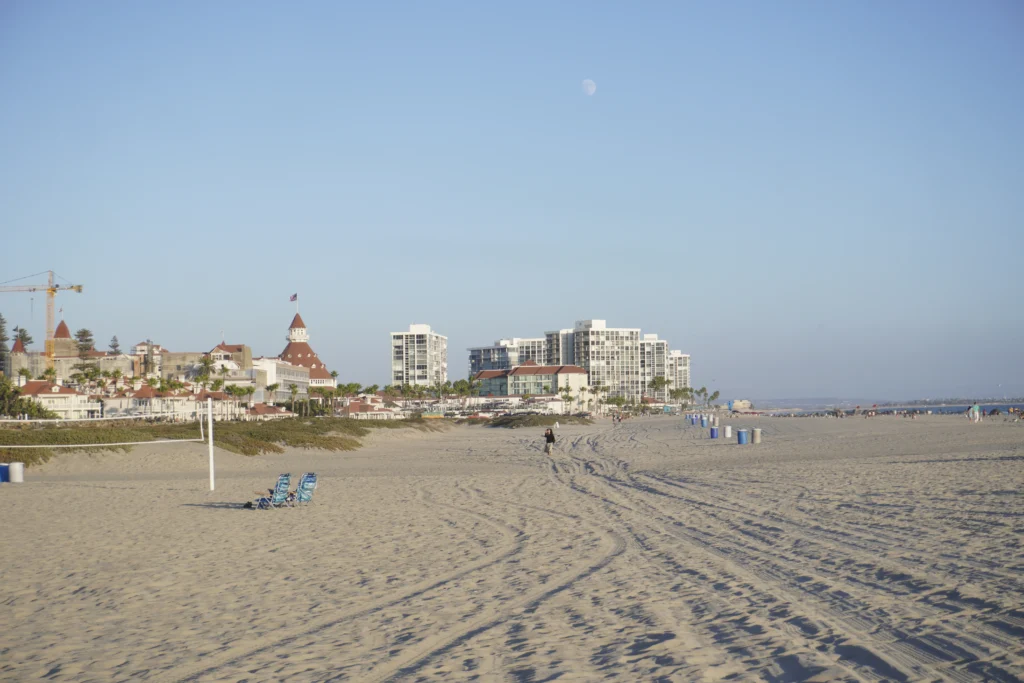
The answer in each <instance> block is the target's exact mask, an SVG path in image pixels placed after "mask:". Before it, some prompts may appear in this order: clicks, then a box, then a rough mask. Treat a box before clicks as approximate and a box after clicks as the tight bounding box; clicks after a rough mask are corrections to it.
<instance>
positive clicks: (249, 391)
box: [244, 384, 256, 404]
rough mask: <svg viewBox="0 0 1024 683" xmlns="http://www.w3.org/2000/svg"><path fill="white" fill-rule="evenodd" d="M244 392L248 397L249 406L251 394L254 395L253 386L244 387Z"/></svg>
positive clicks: (254, 388)
mask: <svg viewBox="0 0 1024 683" xmlns="http://www.w3.org/2000/svg"><path fill="white" fill-rule="evenodd" d="M244 391H245V395H246V396H248V397H249V403H250V404H251V403H252V397H253V394H255V393H256V387H255V386H253V385H252V384H250V385H249V386H247V387H245V390H244Z"/></svg>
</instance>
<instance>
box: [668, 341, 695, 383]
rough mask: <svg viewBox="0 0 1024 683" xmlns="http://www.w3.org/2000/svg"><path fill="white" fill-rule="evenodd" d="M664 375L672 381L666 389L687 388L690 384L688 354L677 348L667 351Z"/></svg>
mask: <svg viewBox="0 0 1024 683" xmlns="http://www.w3.org/2000/svg"><path fill="white" fill-rule="evenodd" d="M665 377H667V378H668V379H669V381H671V382H672V383H671V384H669V385H668V390H669V391H672V390H673V389H687V388H689V386H690V354H688V353H683V352H682V351H679V350H673V351H669V352H668V362H667V363H666V366H665Z"/></svg>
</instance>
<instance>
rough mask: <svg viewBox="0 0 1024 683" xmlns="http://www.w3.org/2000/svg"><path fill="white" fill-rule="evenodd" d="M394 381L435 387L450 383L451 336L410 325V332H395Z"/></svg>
mask: <svg viewBox="0 0 1024 683" xmlns="http://www.w3.org/2000/svg"><path fill="white" fill-rule="evenodd" d="M391 381H392V382H393V383H394V384H398V385H402V384H417V385H421V386H433V385H435V384H437V383H438V382H441V383H444V382H447V381H448V337H445V336H444V335H441V334H437V333H436V332H431V330H430V325H416V324H413V325H409V331H408V332H392V333H391Z"/></svg>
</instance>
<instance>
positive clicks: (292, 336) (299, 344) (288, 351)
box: [278, 313, 335, 387]
mask: <svg viewBox="0 0 1024 683" xmlns="http://www.w3.org/2000/svg"><path fill="white" fill-rule="evenodd" d="M278 357H279V358H280V359H281V360H283V361H287V362H289V363H291V364H292V365H301V366H302V367H304V368H309V385H310V386H311V387H334V386H335V381H334V378H333V377H331V373H330V372H329V371H328V370H327V366H326V365H324V363H323V361H321V360H320V357H319V356H317V355H316V351H314V350H313V348H312V347H311V346H310V345H309V333H308V332H307V331H306V323H305V322H303V320H302V316H300V315H299V314H298V313H296V314H295V317H294V318H292V324H291V325H289V326H288V345H287V346H285V347H284V351H282V352H281V355H280V356H278Z"/></svg>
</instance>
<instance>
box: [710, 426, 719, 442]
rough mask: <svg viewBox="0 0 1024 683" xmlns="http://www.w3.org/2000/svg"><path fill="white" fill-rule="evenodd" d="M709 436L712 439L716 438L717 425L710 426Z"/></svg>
mask: <svg viewBox="0 0 1024 683" xmlns="http://www.w3.org/2000/svg"><path fill="white" fill-rule="evenodd" d="M711 438H712V439H717V438H718V427H712V428H711Z"/></svg>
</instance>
